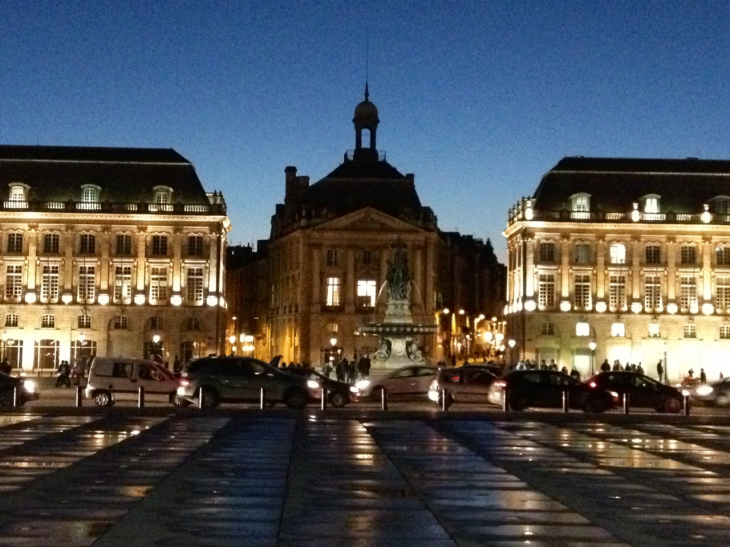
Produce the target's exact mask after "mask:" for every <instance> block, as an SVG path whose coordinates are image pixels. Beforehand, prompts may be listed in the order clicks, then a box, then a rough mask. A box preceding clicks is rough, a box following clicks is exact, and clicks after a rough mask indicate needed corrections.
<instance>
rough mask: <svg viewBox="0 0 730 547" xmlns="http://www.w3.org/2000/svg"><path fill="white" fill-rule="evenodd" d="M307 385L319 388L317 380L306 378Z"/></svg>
mask: <svg viewBox="0 0 730 547" xmlns="http://www.w3.org/2000/svg"><path fill="white" fill-rule="evenodd" d="M307 387H308V388H309V389H319V382H318V381H317V380H307Z"/></svg>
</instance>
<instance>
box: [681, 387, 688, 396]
mask: <svg viewBox="0 0 730 547" xmlns="http://www.w3.org/2000/svg"><path fill="white" fill-rule="evenodd" d="M682 395H684V396H685V397H686V396H688V395H689V391H687V390H686V389H683V390H682Z"/></svg>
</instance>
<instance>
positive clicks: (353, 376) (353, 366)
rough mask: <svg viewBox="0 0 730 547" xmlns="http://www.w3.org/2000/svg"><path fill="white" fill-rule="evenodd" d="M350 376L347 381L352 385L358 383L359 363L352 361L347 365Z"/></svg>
mask: <svg viewBox="0 0 730 547" xmlns="http://www.w3.org/2000/svg"><path fill="white" fill-rule="evenodd" d="M347 370H348V372H349V373H348V375H347V381H348V383H350V384H354V383H355V382H357V363H356V362H355V360H354V359H353V360H352V361H350V362H349V363H348V365H347Z"/></svg>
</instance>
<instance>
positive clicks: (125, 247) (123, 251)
mask: <svg viewBox="0 0 730 547" xmlns="http://www.w3.org/2000/svg"><path fill="white" fill-rule="evenodd" d="M131 254H132V236H131V235H130V234H119V235H117V255H119V256H129V255H131Z"/></svg>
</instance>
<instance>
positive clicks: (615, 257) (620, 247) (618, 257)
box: [609, 243, 626, 264]
mask: <svg viewBox="0 0 730 547" xmlns="http://www.w3.org/2000/svg"><path fill="white" fill-rule="evenodd" d="M609 259H610V261H611V264H626V247H625V246H624V244H623V243H611V247H609Z"/></svg>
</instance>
